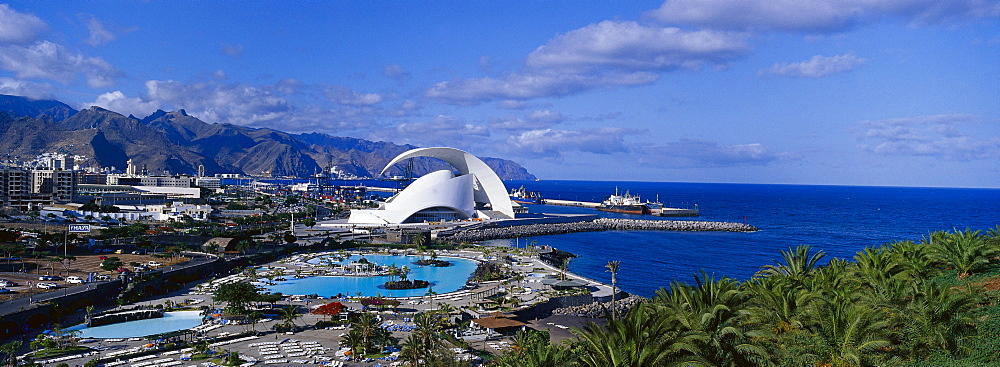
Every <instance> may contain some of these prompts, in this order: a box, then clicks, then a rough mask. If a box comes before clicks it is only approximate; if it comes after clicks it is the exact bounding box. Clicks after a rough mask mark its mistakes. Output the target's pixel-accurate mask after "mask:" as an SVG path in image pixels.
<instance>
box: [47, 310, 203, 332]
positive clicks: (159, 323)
mask: <svg viewBox="0 0 1000 367" xmlns="http://www.w3.org/2000/svg"><path fill="white" fill-rule="evenodd" d="M198 325H201V311H175V312H165V313H164V314H163V317H161V318H156V319H146V320H136V321H127V322H119V323H117V324H110V325H101V326H95V327H87V325H86V324H81V325H76V326H72V327H68V328H66V330H67V331H69V330H79V331H80V337H81V338H97V339H108V338H138V337H143V336H148V335H156V334H161V333H168V332H171V331H177V330H184V329H190V328H193V327H195V326H198Z"/></svg>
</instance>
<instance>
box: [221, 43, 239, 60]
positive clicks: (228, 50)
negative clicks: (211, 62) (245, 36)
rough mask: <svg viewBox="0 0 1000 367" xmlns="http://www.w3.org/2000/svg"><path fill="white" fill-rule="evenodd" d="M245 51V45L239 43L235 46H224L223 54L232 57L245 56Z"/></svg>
mask: <svg viewBox="0 0 1000 367" xmlns="http://www.w3.org/2000/svg"><path fill="white" fill-rule="evenodd" d="M243 49H244V47H243V44H240V43H237V44H235V45H231V44H225V45H222V53H224V54H226V55H229V56H232V57H240V56H243Z"/></svg>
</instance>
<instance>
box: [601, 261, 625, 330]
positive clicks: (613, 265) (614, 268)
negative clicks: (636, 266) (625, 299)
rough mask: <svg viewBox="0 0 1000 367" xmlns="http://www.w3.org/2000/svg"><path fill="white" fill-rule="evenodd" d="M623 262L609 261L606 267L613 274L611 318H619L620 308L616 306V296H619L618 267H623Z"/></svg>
mask: <svg viewBox="0 0 1000 367" xmlns="http://www.w3.org/2000/svg"><path fill="white" fill-rule="evenodd" d="M621 263H622V262H621V261H618V260H614V261H608V263H607V265H604V267H606V268H608V272H610V273H611V317H612V318H615V317H618V307H617V306H615V295H616V294H618V288H617V286H618V266H619V265H621Z"/></svg>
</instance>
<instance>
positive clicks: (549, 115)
mask: <svg viewBox="0 0 1000 367" xmlns="http://www.w3.org/2000/svg"><path fill="white" fill-rule="evenodd" d="M527 119H528V120H529V121H537V122H543V123H546V124H558V123H560V122H562V121H563V120H565V119H566V118H565V117H563V115H562V114H561V113H559V112H558V111H556V112H553V111H550V110H535V111H531V113H529V114H528V116H527Z"/></svg>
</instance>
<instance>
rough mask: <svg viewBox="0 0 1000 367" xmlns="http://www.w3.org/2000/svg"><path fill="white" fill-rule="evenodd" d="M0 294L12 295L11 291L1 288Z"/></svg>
mask: <svg viewBox="0 0 1000 367" xmlns="http://www.w3.org/2000/svg"><path fill="white" fill-rule="evenodd" d="M0 293H10V289H7V288H0Z"/></svg>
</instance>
